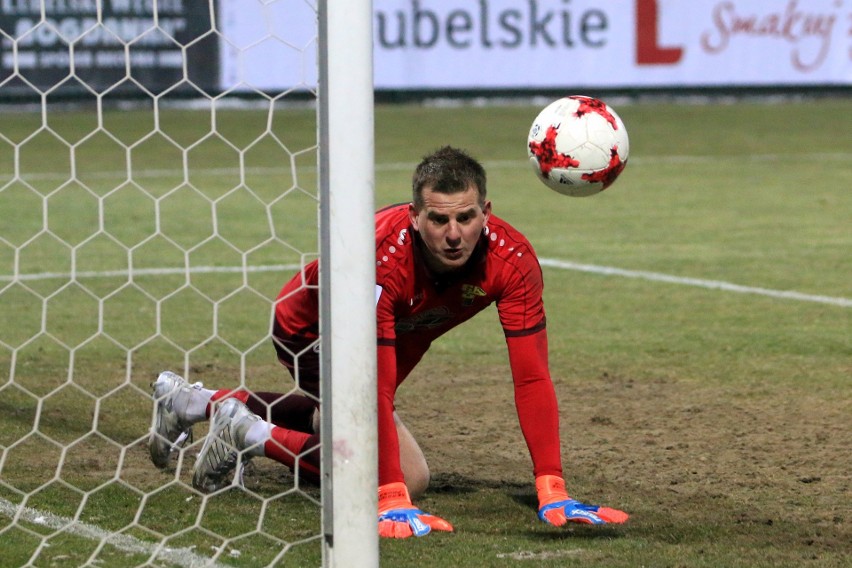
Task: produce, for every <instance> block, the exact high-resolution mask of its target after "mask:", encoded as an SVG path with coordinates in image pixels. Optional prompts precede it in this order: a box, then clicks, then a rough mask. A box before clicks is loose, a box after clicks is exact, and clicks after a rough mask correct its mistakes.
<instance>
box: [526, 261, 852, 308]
mask: <svg viewBox="0 0 852 568" xmlns="http://www.w3.org/2000/svg"><path fill="white" fill-rule="evenodd" d="M539 261H540V262H541V265H542V266H548V267H551V268H561V269H563V270H576V271H579V272H590V273H592V274H603V275H605V276H622V277H624V278H638V279H641V280H650V281H652V282H665V283H668V284H681V285H684V286H697V287H699V288H707V289H710V290H723V291H725V292H736V293H739V294H757V295H759V296H769V297H770V298H780V299H784V300H799V301H802V302H816V303H819V304H830V305H832V306H840V307H843V308H849V307H852V299H849V298H837V297H833V296H819V295H814V294H803V293H801V292H796V291H793V290H772V289H769V288H758V287H753V286H742V285H740V284H732V283H731V282H723V281H721V280H702V279H700V278H684V277H681V276H672V275H671V274H661V273H659V272H647V271H644V270H625V269H623V268H614V267H612V266H597V265H594V264H580V263H577V262H570V261H565V260H556V259H553V258H542V259H539Z"/></svg>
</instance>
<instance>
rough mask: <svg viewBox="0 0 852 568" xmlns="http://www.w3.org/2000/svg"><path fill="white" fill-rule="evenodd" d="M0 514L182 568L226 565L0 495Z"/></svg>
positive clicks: (191, 552)
mask: <svg viewBox="0 0 852 568" xmlns="http://www.w3.org/2000/svg"><path fill="white" fill-rule="evenodd" d="M0 515H5V516H7V517H9V518H11V519H12V520H13V521H24V522H27V523H32V524H34V525H39V526H43V527H47V528H49V529H54V530H61V531H62V532H64V533H67V534H73V535H75V536H79V537H82V538H87V539H90V540H97V541H103V542H106V543H107V544H108V545H109V546H113V547H115V548H117V549H118V550H121V551H123V552H129V553H131V554H145V555H148V556H151V555H153V556H154V558H157V559H159V560H163V561H166V562H170V563H172V564H176V565H178V566H182V567H184V568H199V567H201V566H204V567H213V568H225V566H224V565H223V564H219V563H216V562H214V561H213V560H211V559H210V558H207V557H204V556H200V555H198V554H196V553H194V552H193V551H192V550H191V549H189V548H168V547H161V546H159V545H157V544H155V543H152V542H146V541H144V540H139V539H138V538H135V537H132V536H130V535H126V534H119V533H112V532H109V531H106V530H104V529H102V528H100V527H97V526H94V525H90V524H88V523H84V522H82V521H77V520H74V519H70V518H68V517H62V516H59V515H54V514H53V513H49V512H45V511H39V510H37V509H32V508H30V507H21V506H19V505H15V504H14V503H12V502H11V501H7V500H6V499H3V498H2V497H0Z"/></svg>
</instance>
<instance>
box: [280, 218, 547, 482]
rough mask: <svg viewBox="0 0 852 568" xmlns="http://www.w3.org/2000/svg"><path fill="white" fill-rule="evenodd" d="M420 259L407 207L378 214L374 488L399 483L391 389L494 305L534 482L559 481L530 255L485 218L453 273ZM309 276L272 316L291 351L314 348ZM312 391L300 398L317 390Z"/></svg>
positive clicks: (520, 241)
mask: <svg viewBox="0 0 852 568" xmlns="http://www.w3.org/2000/svg"><path fill="white" fill-rule="evenodd" d="M422 254H423V253H422V249H421V244H420V243H419V236H418V235H417V233H416V232H415V231H413V230H412V229H411V227H410V223H409V218H408V204H404V205H394V206H391V207H387V208H385V209H382V210H381V211H379V212H378V213H377V214H376V298H377V300H376V318H377V319H376V322H377V335H378V337H377V341H378V425H379V483H380V484H385V483H391V482H395V481H403V480H404V478H403V474H402V469H401V467H400V462H399V440H398V438H397V434H396V427H395V426H394V421H393V410H394V396H395V394H396V389H397V387H398V386H399V385H400V384H401V383H402V382H403V381H404V380H405V378H406V377H407V376H408V374H409V373H410V372H411V370H412V369H413V368H414V367H415V365H417V363H418V362H419V361H420V359H421V358H422V357H423V355H424V354H425V353H426V351H427V350H428V349H429V347H430V345H431V344H432V341H434V340H435V339H436V338H438V337H440V336H441V335H443V334H444V333H446V332H447V331H449V330H450V329H452V328H454V327H456V326H457V325H459V324H460V323H462V322H464V321H467V320H468V319H470V318H471V317H473V316H474V315H476V314H477V313H479V312H481V311H482V310H484V309H485V308H486V307H488V306H489V305H490V304H492V303H496V305H497V312H498V314H499V318H500V322H501V325H502V326H503V331H504V334H505V337H506V343H507V345H508V350H509V363H510V366H511V370H512V377H513V381H514V389H515V403H516V408H517V412H518V418H519V420H520V425H521V430H522V432H523V435H524V439H525V440H526V443H527V446H528V448H529V451H530V455H531V457H532V461H533V470H534V475H536V476H538V475H560V476H561V475H562V466H561V458H560V443H559V423H558V411H557V403H556V396H555V393H554V390H553V384H552V382H551V380H550V374H549V370H548V360H547V333H546V329H545V314H544V305H543V303H542V288H543V284H542V275H541V268H540V266H539V263H538V259H537V258H536V255H535V252H534V251H533V248H532V246H531V245H530V243H529V242H528V241H527V239H526V238H525V237H524V236H523V235H522V234H521V233H519V232H518V231H517V230H515V229H514V228H513V227H512V226H511V225H509V224H508V223H506V222H505V221H503V220H502V219H500V218H498V217H496V216H495V215H493V214H492V215H491V216H490V217H489V220H488V224H487V225H486V227H485V229H484V231H483V235H482V237H481V238H480V242H479V245H478V246H477V248H476V251H475V252H474V253H473V255H472V256H471V258H470V260H469V261H468V263H467V264H466V266H465V268H464V269H462V270H461V271H458V272H454V273H452V274H449V275H437V274H434V273H432V272H431V271H430V270H429V269H428V268H427V266H426V263H425V261H424V259H423V258H422ZM317 275H318V274H317V265H316V262H314V263H312V264H311V265H309V266H307V267H306V268H305V270H304V274H303V275H302V274H300V275H297V276H296V277H295V278H293V280H291V281H290V282H288V283H287V285H285V287H284V289H283V290H282V291H281V294H280V295H279V299H280V302H279V304H278V305H277V307H276V324H277V325H276V336H280V337H281V338H282V339H285V340H288V342H293V343H295V344H298V343H299V341H298V340H299V339H306V340H314V339H315V338H316V331H317V320H318V317H317V313H318V312H317V294H316V288H315V285H316V283H317ZM303 276H304V280H303V279H302V278H303ZM303 283H304V284H308V286H304V285H303ZM285 364H286V362H285ZM302 379H306V377H302ZM303 382H305V381H304V380H303ZM313 382H315V381H313ZM313 382H310V381H309V384H310V386H309V387H308V388H307V390H315V388H312V387H313ZM303 388H305V385H304V384H303ZM314 394H315V393H314Z"/></svg>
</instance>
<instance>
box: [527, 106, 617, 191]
mask: <svg viewBox="0 0 852 568" xmlns="http://www.w3.org/2000/svg"><path fill="white" fill-rule="evenodd" d="M527 151H528V153H529V160H530V164H532V167H533V169H534V170H535V173H536V175H537V176H538V178H539V179H540V180H541V181H542V182H544V184H545V185H546V186H547V187H549V188H550V189H552V190H554V191H557V192H559V193H562V194H564V195H570V196H572V197H585V196H588V195H594V194H596V193H599V192H601V191H603V190H605V189H606V188H608V187H609V186H610V185H612V183H613V182H614V181H615V180H616V178H617V177H618V176H619V174H621V172H622V171H623V170H624V167H625V166H626V165H627V155H628V153H629V152H630V142H629V140H628V138H627V129H625V127H624V123H623V122H622V121H621V118H620V117H619V116H618V115H617V114H616V113H615V111H614V110H613V109H612V107H610V106H608V105H607V104H606V103H604V102H603V101H601V100H598V99H595V98H592V97H584V96H580V95H574V96H570V97H564V98H561V99H559V100H557V101H554V102H552V103H550V104H549V105H547V106H546V107H545V108H544V109H543V110H542V111H541V112H540V113H539V115H538V116H537V117H536V118H535V120H534V121H533V123H532V127H531V128H530V134H529V138H528V139H527Z"/></svg>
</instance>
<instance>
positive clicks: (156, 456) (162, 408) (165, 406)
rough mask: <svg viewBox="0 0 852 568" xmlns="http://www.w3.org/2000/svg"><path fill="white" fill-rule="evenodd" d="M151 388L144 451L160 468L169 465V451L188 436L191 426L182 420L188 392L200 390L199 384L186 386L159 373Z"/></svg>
mask: <svg viewBox="0 0 852 568" xmlns="http://www.w3.org/2000/svg"><path fill="white" fill-rule="evenodd" d="M151 386H152V387H153V389H154V417H153V420H152V424H151V435H150V436H149V437H148V451H149V452H150V454H151V461H152V462H154V465H155V466H157V467H159V468H161V469H162V468H165V467H166V466H168V465H169V460H170V458H171V455H172V452H176V451H180V449H181V448H182V447H183V445H184V444H185V443H186V441H187V440H188V439H190V438H191V437H192V423H190V422H188V421H187V420H186V416H185V410H186V408H185V407H186V406H187V404H188V402H189V399H190V397H191V396H192V394H193V393H192V390H193V389H195V390H198V391H200V390H201V389H202V386H203V385H202V384H201V383H194V384H190V383H189V382H187V380H186V379H184V378H183V377H181V376H179V375H176V374H175V373H172V372H171V371H163V372H162V373H160V376H159V377H157V380H156V381H154V382H153V383H151ZM181 406H183V407H184V408H181Z"/></svg>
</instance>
